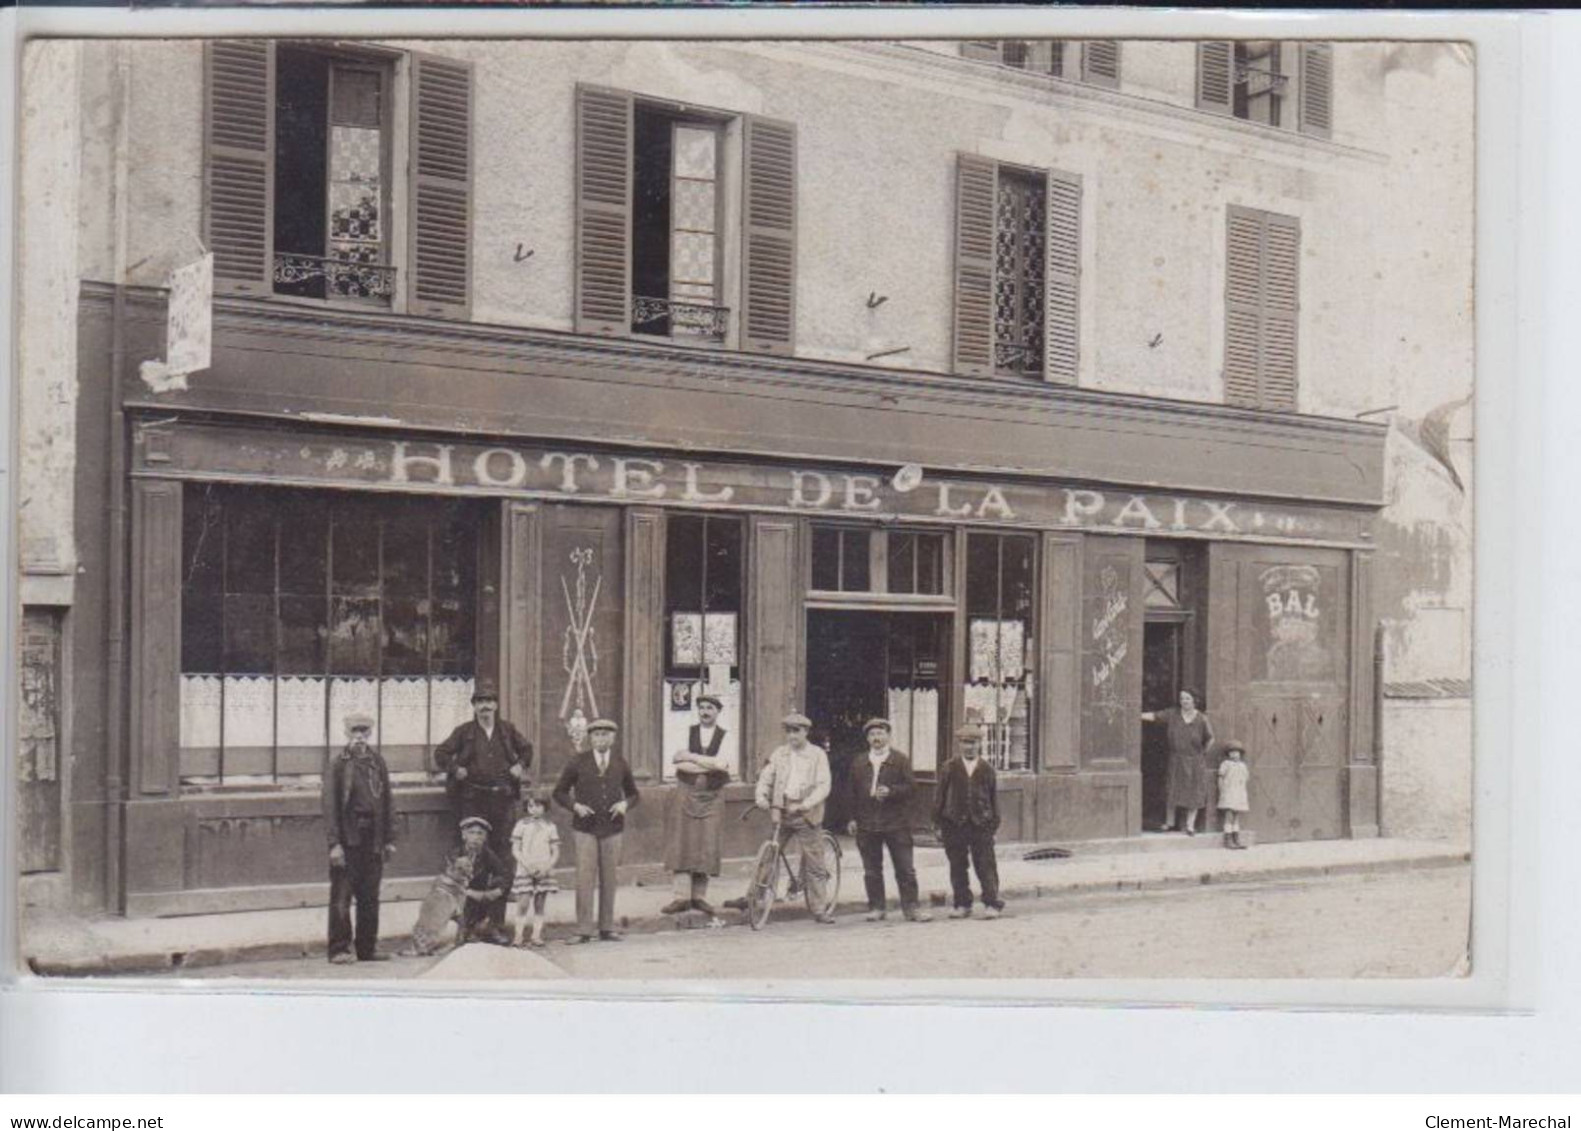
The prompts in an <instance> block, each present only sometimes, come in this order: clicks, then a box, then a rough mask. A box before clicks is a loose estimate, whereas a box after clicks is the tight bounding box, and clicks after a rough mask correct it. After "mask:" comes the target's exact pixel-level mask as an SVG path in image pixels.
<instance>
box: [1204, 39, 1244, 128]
mask: <svg viewBox="0 0 1581 1131" xmlns="http://www.w3.org/2000/svg"><path fill="white" fill-rule="evenodd" d="M1197 109H1199V110H1206V111H1208V112H1209V113H1211V114H1233V113H1234V112H1235V44H1233V43H1231V42H1230V41H1229V40H1228V39H1208V40H1204V41H1203V42H1201V43H1199V44H1197Z"/></svg>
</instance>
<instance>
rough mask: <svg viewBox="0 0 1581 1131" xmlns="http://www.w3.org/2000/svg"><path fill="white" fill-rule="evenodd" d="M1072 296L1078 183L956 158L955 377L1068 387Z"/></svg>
mask: <svg viewBox="0 0 1581 1131" xmlns="http://www.w3.org/2000/svg"><path fill="white" fill-rule="evenodd" d="M1080 298H1081V179H1080V178H1079V177H1077V176H1074V175H1072V174H1069V173H1062V172H1059V171H1057V170H1032V169H1021V168H1017V167H1014V166H1008V165H1001V164H999V163H997V162H994V161H990V160H987V159H985V158H981V157H976V156H973V155H970V154H961V155H960V156H959V158H958V159H957V166H956V244H955V328H954V329H955V332H954V354H953V361H954V371H955V372H957V373H961V374H966V375H969V376H991V375H995V374H999V375H1010V376H1023V377H1032V378H1036V379H1042V380H1049V381H1060V382H1074V381H1075V380H1076V377H1077V372H1078V368H1079V360H1080V349H1079V345H1080V343H1079V327H1080V312H1081V301H1080Z"/></svg>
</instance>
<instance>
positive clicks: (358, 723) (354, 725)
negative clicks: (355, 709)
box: [342, 712, 373, 734]
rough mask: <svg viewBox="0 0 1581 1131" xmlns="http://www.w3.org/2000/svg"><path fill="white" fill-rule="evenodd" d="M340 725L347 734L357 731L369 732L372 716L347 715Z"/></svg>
mask: <svg viewBox="0 0 1581 1131" xmlns="http://www.w3.org/2000/svg"><path fill="white" fill-rule="evenodd" d="M342 725H343V726H345V728H346V733H347V734H350V733H351V732H352V731H354V730H358V729H361V730H368V731H371V730H372V729H373V716H372V715H364V714H361V713H360V712H359V713H358V714H355V715H347V716H346V721H345V722H344V723H343V724H342Z"/></svg>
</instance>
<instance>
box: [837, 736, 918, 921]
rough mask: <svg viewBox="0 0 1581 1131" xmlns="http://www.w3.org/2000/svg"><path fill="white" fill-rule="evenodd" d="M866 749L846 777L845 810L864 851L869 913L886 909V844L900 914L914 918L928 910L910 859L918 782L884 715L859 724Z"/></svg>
mask: <svg viewBox="0 0 1581 1131" xmlns="http://www.w3.org/2000/svg"><path fill="white" fill-rule="evenodd" d="M862 733H863V735H864V736H865V737H866V738H867V755H866V756H865V757H863V756H861V755H858V756H857V757H856V758H855V759H853V760H852V762H851V772H850V776H849V777H848V778H847V782H848V783H849V784H848V787H847V788H848V791H849V792H848V794H847V810H846V811H847V812H849V813H850V814H851V824H850V831H851V832H852V834H853V835H855V837H856V850H857V851H858V852H859V853H861V855H862V882H863V883H864V884H865V885H866V887H867V918H868V920H869V922H876V921H877V920H879V919H882V918H884V916H885V915H886V914H887V913H888V912H887V909H886V907H885V895H884V849H885V848H886V847H887V848H888V849H889V860H890V863H891V864H893V865H894V868H895V886H896V887H898V888H899V889H900V910H901V914H903V915H905V917H906V918H907V919H909V920H911V921H912V922H913V923H925V922H927V921H928V920H929V919H930V918H932V916H930V915H929V914H928V913H927V912H926V911H924V910H922V908H921V907H920V906H919V905H918V898H917V869H916V867H915V866H914V865H913V864H912V840H911V796H912V793H913V791H914V790H915V788H916V782H915V779H913V777H912V775H911V761H910V759H908V758H907V757H906V756H905V755H904V754H903V753H901V752H900V751H899V750H896V749H895V748H894V747H893V746H891V745H890V744H889V737H890V727H889V720H888V719H869V720H868V721H867V725H866V726H865V727H863V728H862Z"/></svg>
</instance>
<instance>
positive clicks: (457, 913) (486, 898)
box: [401, 817, 510, 958]
mask: <svg viewBox="0 0 1581 1131" xmlns="http://www.w3.org/2000/svg"><path fill="white" fill-rule="evenodd" d="M458 831H459V832H460V835H461V847H460V848H457V849H453V850H452V851H451V852H450V855H449V856H448V857H447V858H446V860H445V867H444V869H443V871H441V872H440V873H439V875H437V876H435V877H434V883H433V886H432V887H430V888H429V889H428V894H427V895H426V896H424V897H423V905H422V906H421V907H420V908H419V909H418V911H417V923H416V925H415V926H413V927H412V942H411V945H410V946H408V947H407V948H406V949H404V950H402V951H401V957H402V958H416V957H421V956H423V955H427V954H433V953H434V952H435V951H437V950H438V949H439V947H440V945H441V944H442V943H443V942H444V935H445V928H446V927H447V926H449V925H450V923H451V921H452V920H455V921H458V922H459V923H460V924H461V926H460V929H459V931H458V933H457V935H456V945H458V946H459V945H461V944H462V943H465V942H469V941H471V940H472V939H473V938H477V939H479V940H481V941H484V942H495V943H497V942H501V941H504V940H501V938H500V937H499V935H498V934H497V933H495V931H494V930H493V928H492V927H491V926H490V925H489V923H488V919H489V912H490V910H491V908H492V907H493V905H494V903H495V902H496V901H498V900H503V899H504V889H505V888H506V887H508V886H509V883H510V881H509V878H508V874H507V873H506V871H505V865H504V864H503V862H502V861H501V860H500V859H499V857H498V856H496V855H495V854H494V853H493V851H492V850H491V849H490V848H489V846H488V839H489V832H490V831H491V830H490V829H489V823H488V822H487V821H486V820H484V819H483V818H482V817H468V818H466V819H465V820H464V821H462V822H461V823H460V826H459V829H458Z"/></svg>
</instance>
